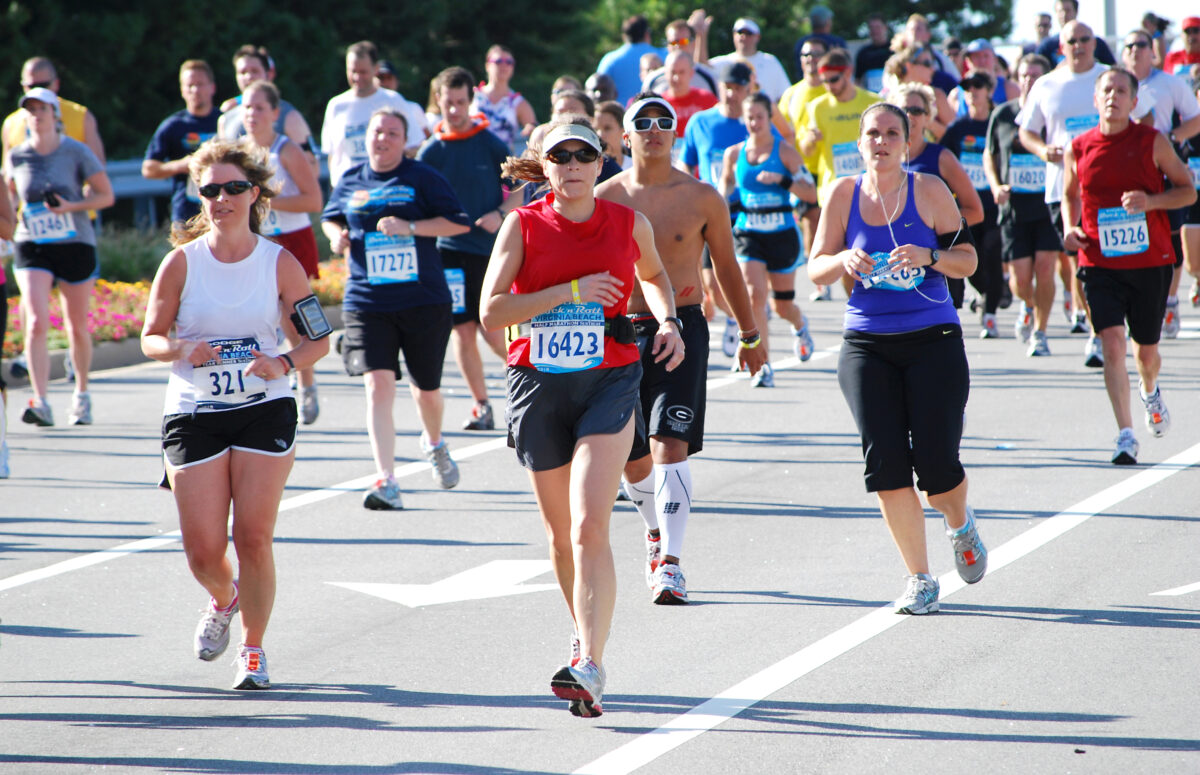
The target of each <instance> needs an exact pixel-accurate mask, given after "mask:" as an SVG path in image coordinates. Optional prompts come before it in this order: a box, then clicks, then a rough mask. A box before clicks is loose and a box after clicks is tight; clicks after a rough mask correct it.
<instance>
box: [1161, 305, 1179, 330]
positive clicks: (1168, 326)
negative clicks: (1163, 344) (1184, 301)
mask: <svg viewBox="0 0 1200 775" xmlns="http://www.w3.org/2000/svg"><path fill="white" fill-rule="evenodd" d="M1179 329H1180V324H1179V299H1175V301H1168V302H1167V311H1166V312H1165V313H1163V324H1162V335H1163V338H1164V339H1177V338H1179Z"/></svg>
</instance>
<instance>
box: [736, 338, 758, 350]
mask: <svg viewBox="0 0 1200 775" xmlns="http://www.w3.org/2000/svg"><path fill="white" fill-rule="evenodd" d="M760 344H762V337H761V336H755V337H754V339H753V340H752V341H749V342H747V341H745V340H742V339H739V340H738V347H745V348H746V349H747V350H753V349H754V348H755V347H758V346H759V345H760Z"/></svg>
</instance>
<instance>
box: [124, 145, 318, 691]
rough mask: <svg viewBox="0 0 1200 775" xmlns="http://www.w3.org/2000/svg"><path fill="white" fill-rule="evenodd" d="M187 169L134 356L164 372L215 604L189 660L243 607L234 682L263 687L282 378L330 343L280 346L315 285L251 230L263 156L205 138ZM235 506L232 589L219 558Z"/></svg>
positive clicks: (175, 451)
mask: <svg viewBox="0 0 1200 775" xmlns="http://www.w3.org/2000/svg"><path fill="white" fill-rule="evenodd" d="M189 174H190V175H191V177H192V179H193V181H194V182H195V183H196V184H197V185H198V186H199V189H200V193H201V196H202V199H201V211H200V214H199V215H197V216H196V217H195V218H193V219H192V220H190V221H189V222H188V223H187V224H186V225H185V226H183V227H177V228H176V230H175V232H174V233H173V234H172V235H171V239H172V243H173V244H175V245H176V246H177V247H176V248H175V249H174V250H172V251H171V252H170V253H168V254H167V256H166V258H164V259H163V262H162V264H161V265H160V267H159V270H158V274H157V276H156V277H155V278H154V285H153V287H152V288H151V290H150V301H149V303H148V305H147V310H146V325H145V328H144V329H143V330H142V350H143V352H145V353H146V355H147V356H149V357H151V358H154V359H155V360H158V361H162V362H164V363H170V364H171V376H170V381H169V383H168V387H167V399H166V404H165V407H164V412H163V413H164V415H165V417H164V421H163V451H164V458H165V468H166V478H167V481H168V482H169V484H170V487H171V489H172V491H173V492H174V494H175V503H176V506H177V507H178V509H179V525H180V529H181V531H182V533H183V546H184V550H185V552H186V553H187V558H188V565H189V566H190V567H191V570H192V574H193V575H194V576H195V577H196V580H197V581H199V582H200V584H201V585H202V586H203V587H204V588H205V590H206V591H207V592H208V594H209V595H210V596H211V597H210V601H209V606H208V610H207V611H206V612H205V614H204V617H203V618H202V619H201V620H200V624H199V625H198V627H197V629H196V634H195V653H196V656H198V657H199V658H200V659H203V660H213V659H216V658H217V657H218V656H220V654H221V653H222V652H223V651H224V650H225V647H226V646H227V645H228V643H229V626H230V623H231V620H232V618H233V614H234V613H236V612H238V611H239V610H240V611H241V619H242V637H243V644H242V646H241V649H240V653H239V656H238V660H237V665H238V670H237V676H236V678H235V682H234V688H237V689H265V688H268V687H269V686H270V679H269V678H268V676H267V666H266V655H265V654H263V651H262V641H263V634H264V631H265V630H266V626H267V620H268V618H269V617H270V614H271V607H272V604H273V601H274V598H275V566H274V560H273V557H272V554H271V541H272V537H273V535H274V528H275V518H276V515H277V513H278V511H279V500H280V498H281V497H282V495H283V487H284V484H285V483H286V481H287V477H288V473H289V472H290V471H291V468H292V462H293V460H294V459H295V454H296V453H295V444H294V441H295V430H296V404H295V400H294V399H293V398H292V397H291V393H290V391H289V390H288V384H287V373H288V371H290V370H291V369H293V368H302V367H306V366H311V365H312V364H313V363H315V362H316V361H317V360H318V359H320V358H321V357H322V356H323V355H325V353H326V352H328V350H329V341H328V339H318V340H316V341H311V340H308V339H305V340H304V341H303V342H302V343H301V344H300V345H299V346H297V347H293V348H292V349H291V350H289V351H288V352H286V353H280V352H278V350H277V347H276V344H275V342H276V338H275V330H276V326H277V325H278V324H279V321H280V308H281V305H282V309H283V310H285V311H286V312H288V313H289V314H290V313H291V312H293V311H294V310H295V305H296V302H298V301H300V300H301V299H304V298H305V297H307V296H309V295H310V294H311V291H310V289H309V287H308V282H307V280H306V278H305V276H304V270H303V269H301V268H300V264H299V263H298V262H297V261H296V259H295V258H294V257H293V256H292V255H291V253H289V252H288V251H287V250H284V249H282V248H280V247H279V246H278V245H275V244H274V243H272V242H270V241H268V240H266V239H264V238H263V237H261V236H259V234H258V233H257V232H258V229H259V226H260V224H261V222H262V218H263V215H264V214H265V213H266V212H267V207H268V204H267V200H268V199H269V198H270V197H271V196H273V195H274V192H273V191H272V190H271V188H270V187H269V183H268V181H269V180H270V179H271V176H272V171H271V169H270V168H269V167H268V166H267V164H266V154H261V155H259V154H256V153H255V152H254V150H253V149H252V147H251V146H249V145H232V144H229V143H224V142H220V141H209V142H207V143H205V144H204V145H203V146H201V148H200V149H199V150H198V151H196V153H194V154H193V155H192V157H191V161H190V163H189ZM172 329H174V333H172ZM230 506H232V507H233V513H234V523H233V535H234V547H235V549H236V550H237V555H238V565H239V567H238V572H237V574H236V578H237V579H238V581H237V582H235V581H234V579H235V573H234V570H233V567H232V565H231V564H230V562H229V561H228V559H226V556H225V552H226V543H227V539H226V536H227V534H228V533H227V530H228V522H229V514H230Z"/></svg>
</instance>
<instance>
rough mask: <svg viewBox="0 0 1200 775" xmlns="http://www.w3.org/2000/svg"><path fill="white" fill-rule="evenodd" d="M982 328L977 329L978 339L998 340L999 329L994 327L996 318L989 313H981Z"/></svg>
mask: <svg viewBox="0 0 1200 775" xmlns="http://www.w3.org/2000/svg"><path fill="white" fill-rule="evenodd" d="M980 325H981V326H982V328H980V329H979V338H980V339H999V338H1000V327H999V326H998V325H996V316H995V315H993V314H992V313H990V312H985V313H983V318H982V319H981V320H980Z"/></svg>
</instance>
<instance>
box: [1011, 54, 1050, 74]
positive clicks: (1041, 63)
mask: <svg viewBox="0 0 1200 775" xmlns="http://www.w3.org/2000/svg"><path fill="white" fill-rule="evenodd" d="M1022 64H1023V65H1025V67H1029V66H1030V65H1037V66H1038V67H1040V68H1042V75H1045V74H1046V73H1048V72H1050V71H1051V70H1053V69H1054V65H1052V64H1050V60H1049V59H1046V57H1044V56H1042V55H1041V54H1036V53H1033V54H1026V55H1025V56H1023V57H1021V58H1020V59H1018V60H1017V69H1018V70H1020V69H1021V65H1022Z"/></svg>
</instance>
